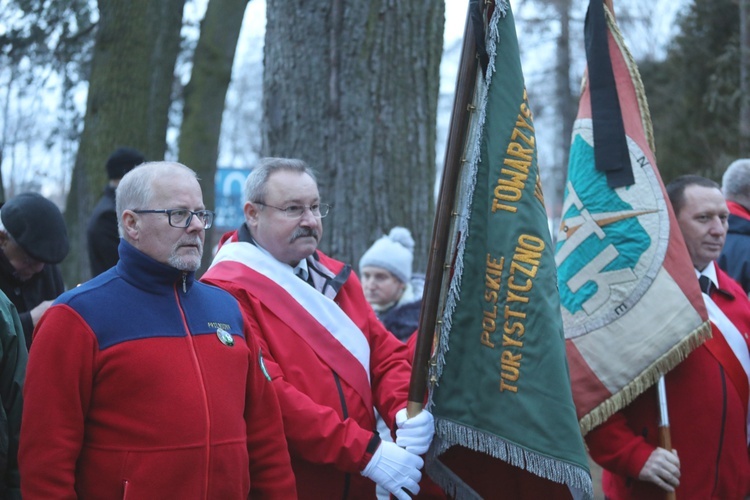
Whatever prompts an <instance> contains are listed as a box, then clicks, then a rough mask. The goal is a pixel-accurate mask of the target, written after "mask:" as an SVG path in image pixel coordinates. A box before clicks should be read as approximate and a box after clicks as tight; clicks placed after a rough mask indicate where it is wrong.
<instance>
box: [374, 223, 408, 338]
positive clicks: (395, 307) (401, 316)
mask: <svg viewBox="0 0 750 500" xmlns="http://www.w3.org/2000/svg"><path fill="white" fill-rule="evenodd" d="M413 260H414V239H413V238H412V236H411V232H410V231H409V230H408V229H406V228H405V227H400V226H396V227H394V228H393V229H391V231H390V232H389V233H388V235H386V236H383V237H381V238H379V239H378V240H377V241H375V243H373V244H372V246H371V247H370V248H368V249H367V251H366V252H365V253H364V254H363V255H362V257H361V258H360V259H359V279H360V280H361V281H362V290H363V291H364V293H365V298H366V299H367V302H369V303H370V305H371V306H372V308H373V310H374V311H375V314H377V316H378V319H379V320H380V321H382V322H383V325H384V326H385V328H386V330H388V331H389V332H391V333H392V334H393V335H395V336H396V338H397V339H399V340H401V341H402V342H406V341H407V340H408V339H409V337H410V336H411V335H412V334H413V333H414V332H415V331H416V330H417V327H418V326H419V311H420V309H421V308H422V287H421V286H420V287H419V289H416V288H415V286H414V284H413V283H412V261H413Z"/></svg>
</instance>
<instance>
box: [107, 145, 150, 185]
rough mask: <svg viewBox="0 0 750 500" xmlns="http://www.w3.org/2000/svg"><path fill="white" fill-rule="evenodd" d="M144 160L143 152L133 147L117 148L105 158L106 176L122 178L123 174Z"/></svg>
mask: <svg viewBox="0 0 750 500" xmlns="http://www.w3.org/2000/svg"><path fill="white" fill-rule="evenodd" d="M144 161H146V158H145V157H144V156H143V153H141V152H140V151H138V150H137V149H133V148H125V147H123V148H118V149H116V150H115V152H114V153H112V154H111V155H109V159H108V160H107V176H108V177H109V178H110V179H122V178H123V176H124V175H125V174H127V173H128V172H130V171H131V170H133V168H134V167H137V166H138V165H140V164H141V163H143V162H144Z"/></svg>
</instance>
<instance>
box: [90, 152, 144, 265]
mask: <svg viewBox="0 0 750 500" xmlns="http://www.w3.org/2000/svg"><path fill="white" fill-rule="evenodd" d="M145 160H146V159H145V158H144V156H143V154H142V153H141V152H140V151H138V150H136V149H133V148H128V147H122V148H118V149H117V150H115V151H114V152H113V153H112V154H111V155H110V156H109V159H108V160H107V164H106V167H107V177H108V178H109V181H108V182H107V185H106V187H105V188H104V193H102V197H101V198H99V201H98V202H97V204H96V206H95V207H94V211H93V213H92V214H91V217H90V218H89V224H88V227H87V228H86V239H87V243H88V251H89V265H90V267H91V277H92V278H93V277H94V276H98V275H100V274H101V273H103V272H104V271H106V270H107V269H109V268H110V267H112V266H114V265H115V264H117V259H118V256H117V246H118V245H119V244H120V235H119V233H118V232H117V215H116V214H115V190H116V189H117V185H118V184H119V183H120V179H122V177H123V176H124V175H125V174H127V173H128V172H130V171H131V170H132V169H133V168H134V167H136V166H137V165H140V164H141V163H143V162H144V161H145Z"/></svg>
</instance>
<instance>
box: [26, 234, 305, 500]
mask: <svg viewBox="0 0 750 500" xmlns="http://www.w3.org/2000/svg"><path fill="white" fill-rule="evenodd" d="M120 259H121V260H120V262H119V263H118V264H117V266H116V267H114V268H112V269H110V270H109V271H106V272H105V273H103V274H101V275H99V276H98V277H96V278H94V279H93V280H91V281H89V282H87V283H84V284H83V285H81V286H79V287H77V288H75V289H73V290H71V291H70V292H67V293H65V294H63V295H62V296H61V297H60V298H59V299H58V301H57V302H56V303H55V304H54V305H53V306H52V307H51V308H50V309H49V310H48V311H47V312H46V313H45V315H44V316H43V317H42V319H41V321H40V322H39V324H38V326H37V329H36V335H35V337H34V349H33V350H32V351H31V356H30V359H29V364H28V371H27V378H26V385H25V387H24V411H23V420H22V425H21V441H20V451H19V463H20V471H21V489H22V495H23V497H24V498H25V499H27V500H29V499H36V498H39V499H44V500H47V499H51V498H56V499H62V498H97V499H98V498H101V499H112V498H122V499H127V498H130V499H142V498H179V499H190V500H193V499H194V500H198V499H202V500H207V499H219V498H220V499H222V500H223V499H236V500H246V499H247V498H248V494H249V495H251V496H252V497H256V496H263V497H265V498H284V499H286V498H295V494H296V492H295V483H294V478H293V476H292V471H291V466H290V459H289V455H288V452H287V447H286V443H285V440H284V430H283V427H282V423H281V414H280V409H279V405H278V400H277V398H276V395H275V393H274V391H273V387H272V385H271V383H270V381H269V380H268V379H267V378H266V376H265V375H264V373H263V368H262V362H261V358H260V352H259V350H258V348H257V344H255V343H254V341H253V339H252V337H251V334H250V333H249V331H248V330H247V328H246V327H247V325H246V324H245V322H244V320H243V316H242V313H241V311H240V308H239V306H238V305H237V302H236V301H235V300H234V299H233V298H232V297H231V296H230V295H229V294H227V293H226V292H224V291H223V290H219V289H217V288H215V287H211V286H208V285H205V284H203V283H199V282H195V281H193V277H194V276H193V273H185V272H182V271H178V270H176V269H174V268H172V267H169V266H165V265H163V264H160V263H159V262H156V261H154V260H153V259H151V258H149V257H148V256H146V255H145V254H143V253H141V252H139V251H138V250H136V249H135V248H133V247H132V246H130V245H129V244H127V243H125V242H122V243H120ZM246 338H247V339H249V340H250V341H249V342H246V341H245V339H246Z"/></svg>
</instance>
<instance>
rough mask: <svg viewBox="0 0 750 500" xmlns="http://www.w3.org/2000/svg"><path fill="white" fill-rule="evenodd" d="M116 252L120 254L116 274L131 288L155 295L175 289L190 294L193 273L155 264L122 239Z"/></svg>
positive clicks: (193, 277) (158, 263) (154, 261)
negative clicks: (131, 286)
mask: <svg viewBox="0 0 750 500" xmlns="http://www.w3.org/2000/svg"><path fill="white" fill-rule="evenodd" d="M117 251H118V252H119V254H120V260H119V261H118V262H117V274H119V275H120V276H121V277H122V278H123V279H124V280H125V281H127V282H128V283H130V284H132V285H133V286H135V287H137V288H140V289H142V290H144V291H146V292H149V293H153V294H156V295H161V294H163V293H165V292H166V291H167V289H169V290H171V289H173V288H175V287H176V288H178V289H179V290H180V291H181V292H183V291H184V293H188V292H190V289H191V287H192V286H193V282H194V281H195V272H192V271H180V270H179V269H175V268H174V267H172V266H168V265H166V264H162V263H161V262H157V261H156V260H154V259H152V258H151V257H149V256H148V255H146V254H145V253H143V252H141V251H140V250H138V249H137V248H135V247H134V246H133V245H131V244H130V243H128V242H127V241H125V240H124V239H123V238H120V246H119V247H118V248H117Z"/></svg>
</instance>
